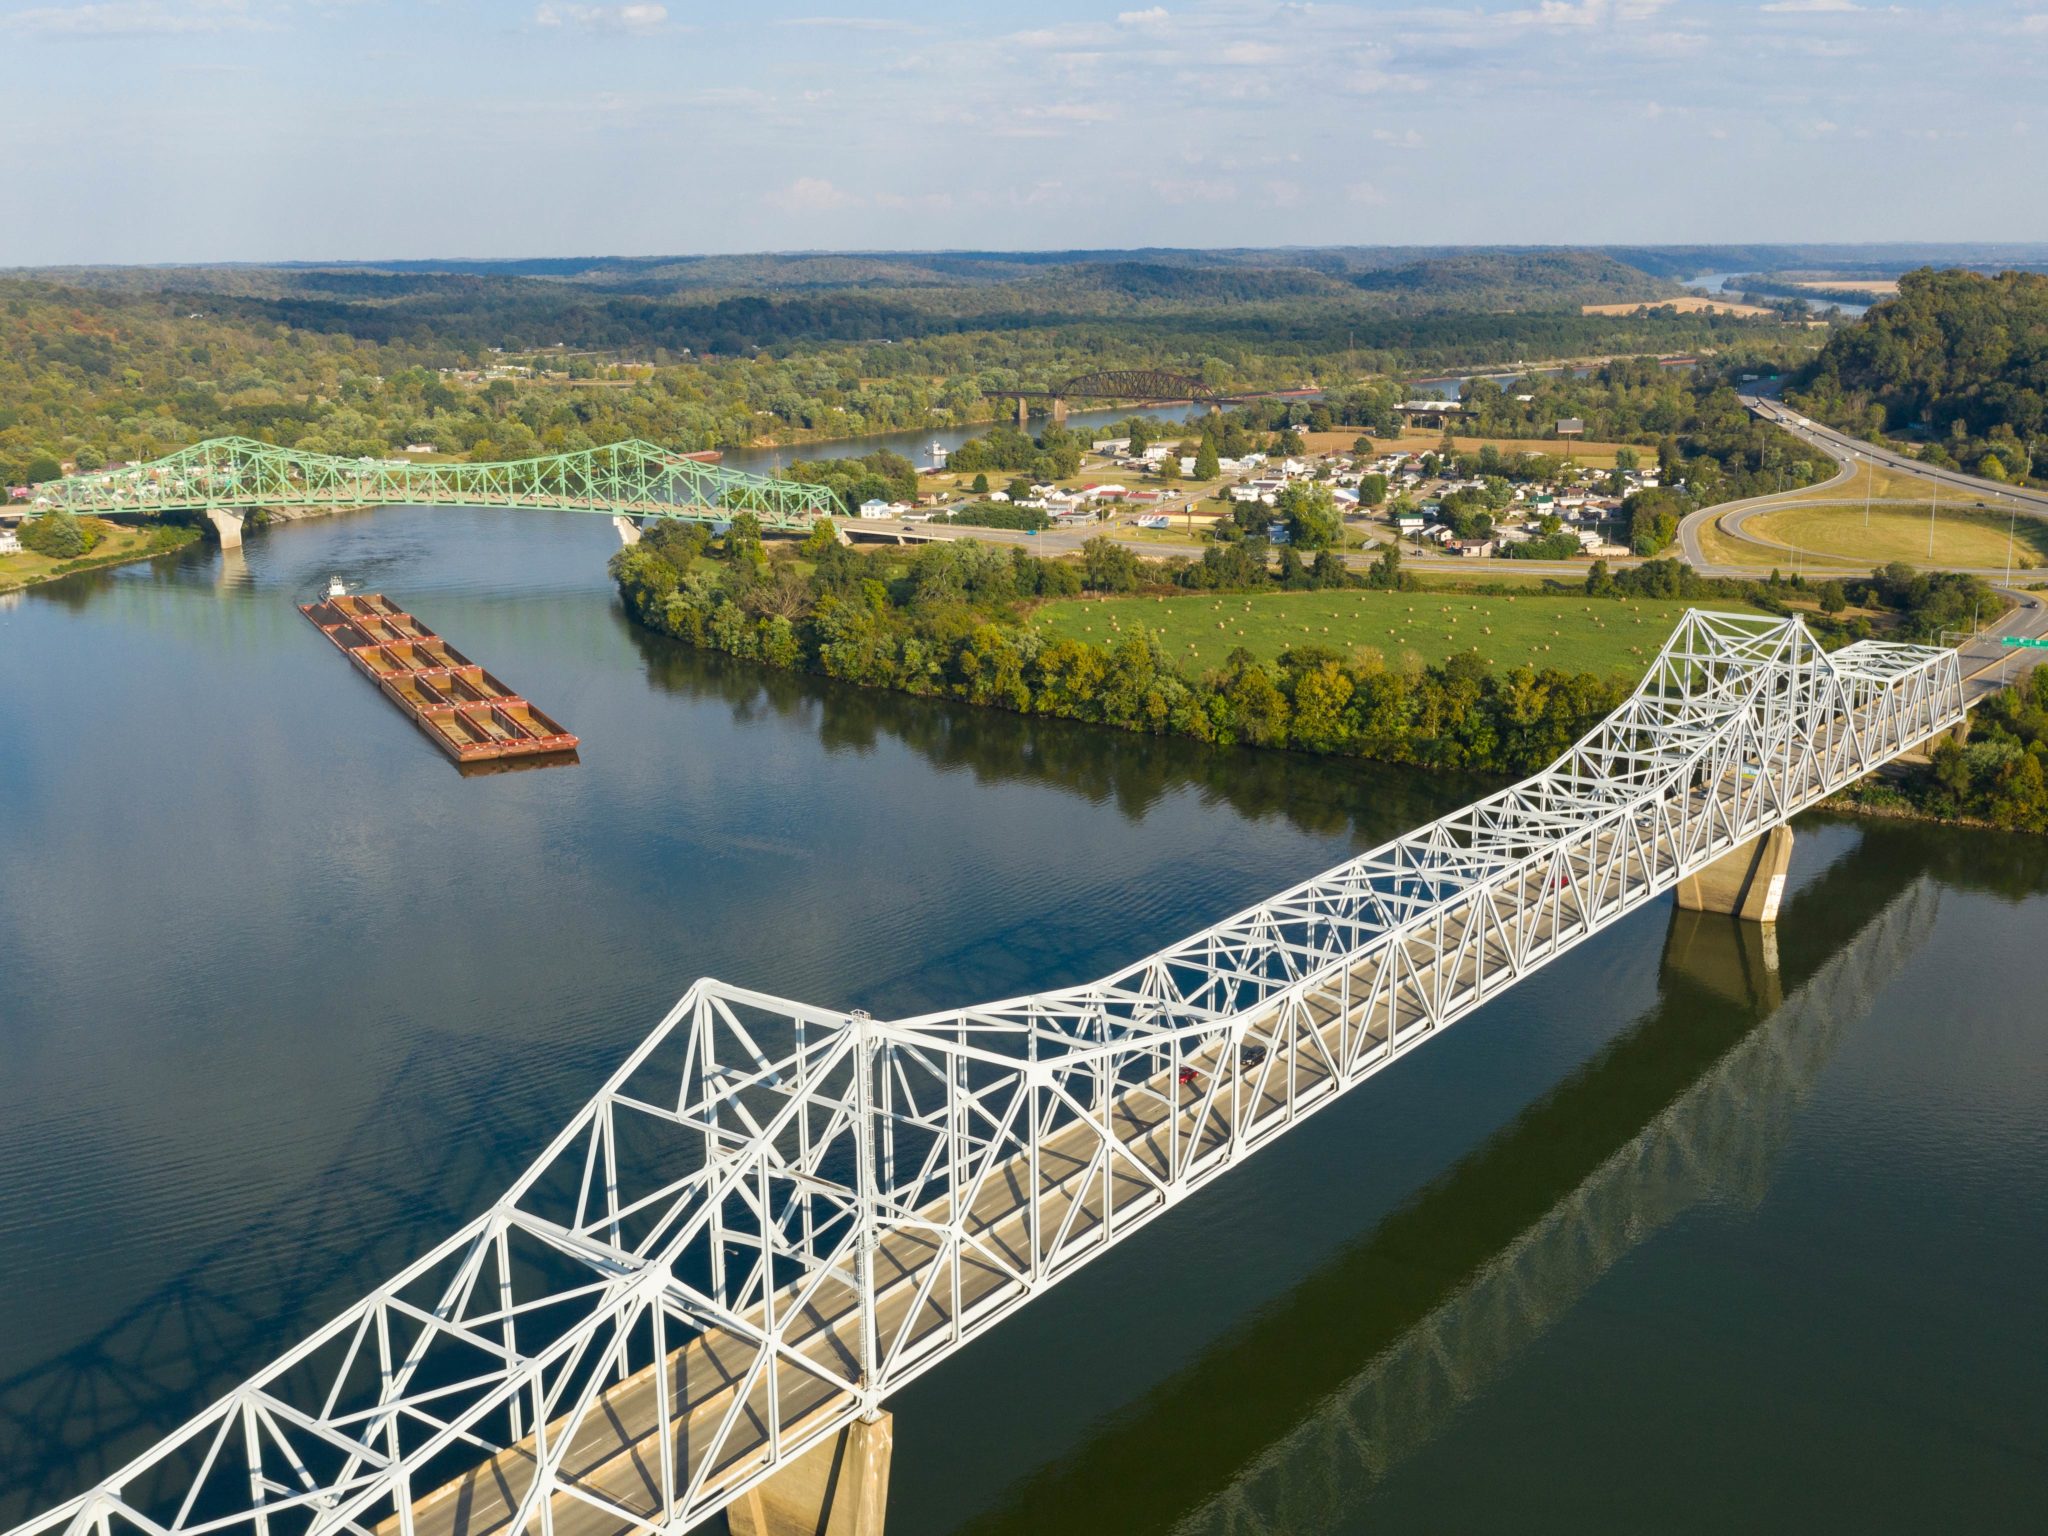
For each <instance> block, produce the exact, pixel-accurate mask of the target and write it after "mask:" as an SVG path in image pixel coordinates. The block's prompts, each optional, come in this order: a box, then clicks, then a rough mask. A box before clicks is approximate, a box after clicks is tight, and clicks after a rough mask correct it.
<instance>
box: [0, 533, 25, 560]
mask: <svg viewBox="0 0 2048 1536" xmlns="http://www.w3.org/2000/svg"><path fill="white" fill-rule="evenodd" d="M20 553H21V540H20V539H19V538H17V537H15V533H14V530H13V529H12V528H0V555H18V554H20Z"/></svg>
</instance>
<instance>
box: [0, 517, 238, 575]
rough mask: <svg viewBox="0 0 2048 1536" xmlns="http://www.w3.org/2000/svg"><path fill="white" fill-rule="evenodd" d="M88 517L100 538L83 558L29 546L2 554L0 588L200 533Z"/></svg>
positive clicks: (111, 561)
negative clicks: (59, 557) (59, 555)
mask: <svg viewBox="0 0 2048 1536" xmlns="http://www.w3.org/2000/svg"><path fill="white" fill-rule="evenodd" d="M88 521H90V522H93V523H96V524H98V526H99V529H100V533H101V538H100V541H99V543H98V544H97V545H95V546H94V547H93V552H92V553H91V554H89V555H87V556H85V557H84V558H83V559H81V560H52V559H50V558H49V557H48V556H47V555H38V554H35V553H33V552H31V551H29V550H23V551H22V552H21V553H20V554H18V555H0V592H11V591H14V590H15V589H16V588H19V587H32V586H34V585H35V584H36V583H37V582H42V581H48V580H50V579H51V578H52V577H54V576H68V575H70V574H71V573H72V572H73V571H85V570H92V569H94V568H95V567H98V566H103V565H120V564H122V563H124V562H125V561H129V560H141V559H145V558H147V557H148V556H150V555H156V554H163V553H166V552H167V551H169V550H173V549H176V548H178V547H179V546H180V545H182V544H189V543H190V542H192V540H194V539H196V538H198V537H199V535H198V533H197V532H196V531H194V530H192V529H190V528H173V527H158V526H157V525H155V524H144V525H142V526H141V527H133V528H131V527H129V526H128V525H126V524H124V523H109V522H104V521H102V520H101V519H99V518H90V519H88Z"/></svg>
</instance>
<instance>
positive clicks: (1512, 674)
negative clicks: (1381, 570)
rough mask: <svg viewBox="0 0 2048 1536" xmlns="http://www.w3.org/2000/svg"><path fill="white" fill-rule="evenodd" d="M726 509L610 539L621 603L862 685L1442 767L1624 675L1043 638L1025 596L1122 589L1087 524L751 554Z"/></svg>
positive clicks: (1545, 742) (1598, 712) (1212, 569)
mask: <svg viewBox="0 0 2048 1536" xmlns="http://www.w3.org/2000/svg"><path fill="white" fill-rule="evenodd" d="M746 522H747V520H746V519H741V520H738V521H736V522H735V523H734V525H733V527H732V529H731V530H730V531H729V532H728V533H727V534H726V535H724V536H723V537H721V538H716V539H713V538H711V537H710V536H708V535H706V534H705V533H704V532H703V531H702V530H699V529H695V528H692V527H690V526H688V525H684V524H679V523H678V524H670V525H664V526H663V527H661V528H658V529H656V530H653V531H652V532H651V533H650V534H649V535H648V537H647V538H645V539H643V541H642V542H641V543H640V544H639V545H637V546H635V547H633V548H630V549H626V550H622V551H621V552H620V553H619V554H618V555H617V556H616V557H614V560H613V562H612V574H613V576H614V578H615V580H616V581H617V583H618V587H619V591H620V593H621V595H622V597H623V598H624V601H625V603H626V606H627V609H628V611H629V612H630V613H631V614H632V615H633V617H634V618H635V619H636V620H637V621H639V622H640V623H642V624H644V625H646V626H647V627H649V628H651V629H654V630H657V631H659V632H660V633H663V634H667V635H671V636H674V637H675V638H677V639H679V640H682V641H684V642H685V643H687V644H690V645H695V646H703V647H707V648H709V649H713V650H719V651H724V652H726V653H728V654H731V655H734V656H739V657H743V658H746V659H749V660H756V661H761V662H764V663H766V664H768V665H770V666H776V667H783V668H790V669H796V670H802V671H809V672H816V673H818V674H821V675H823V676H826V677H831V678H836V679H839V680H840V681H843V682H848V683H852V684H855V685H857V686H860V687H865V688H889V689H897V690H901V691H903V692H906V693H911V694H917V695H923V696H927V697H943V698H952V699H960V700H963V701H965V702H968V703H972V704H979V705H985V706H988V707H992V708H1000V709H1008V710H1013V711H1016V712H1018V713H1022V714H1042V715H1056V716H1060V717H1063V718H1066V719H1073V720H1082V721H1087V722H1090V723H1094V724H1100V725H1108V726H1114V727H1117V728H1119V729H1124V730H1132V731H1141V732H1145V733H1148V734H1152V735H1176V736H1186V737H1189V738H1191V739H1193V740H1196V741H1201V742H1207V743H1213V744H1217V745H1231V744H1243V745H1249V746H1261V747H1288V748H1293V749H1295V750H1298V751H1305V752H1316V753H1333V754H1339V755H1345V756H1352V757H1362V758H1373V759H1377V760H1380V761H1385V762H1397V763H1415V764H1421V765H1424V766H1428V767H1434V768H1445V769H1452V768H1456V769H1477V770H1485V771H1490V772H1503V773H1507V772H1523V771H1527V770H1530V769H1533V768H1536V767H1538V766H1540V765H1541V764H1543V763H1545V762H1548V761H1549V760H1550V759H1551V758H1553V757H1555V756H1556V755H1557V754H1558V753H1559V752H1560V751H1562V750H1563V749H1564V747H1566V746H1567V745H1569V744H1570V742H1571V741H1573V740H1574V739H1576V737H1577V736H1578V735H1580V734H1582V733H1583V731H1584V730H1585V729H1586V728H1587V727H1588V726H1589V725H1590V724H1591V723H1592V722H1594V721H1596V720H1597V719H1599V718H1600V717H1601V716H1602V715H1604V714H1606V713H1607V712H1608V711H1610V710H1611V709H1613V708H1614V706H1615V705H1616V704H1617V703H1618V702H1619V701H1620V700H1621V698H1623V697H1624V696H1625V695H1626V693H1627V691H1628V684H1627V683H1626V682H1625V681H1624V680H1622V679H1620V678H1601V677H1597V676H1594V675H1592V674H1590V673H1565V672H1560V671H1555V670H1549V669H1545V670H1540V671H1539V670H1536V669H1533V668H1529V667H1516V668H1513V669H1511V670H1509V671H1507V672H1504V673H1499V674H1496V673H1494V672H1493V671H1491V670H1490V669H1489V668H1488V667H1487V666H1486V665H1485V664H1484V663H1483V662H1482V661H1480V660H1479V659H1478V658H1476V657H1469V656H1460V657H1454V658H1452V659H1450V660H1448V661H1446V662H1443V663H1441V664H1439V665H1435V666H1429V667H1424V668H1421V669H1419V670H1412V671H1411V670H1403V669H1398V668H1390V667H1387V666H1385V665H1384V664H1381V663H1378V662H1375V661H1371V660H1364V659H1360V658H1357V657H1351V656H1345V655H1342V654H1340V653H1338V652H1337V651H1334V650H1332V649H1329V648H1328V647H1322V646H1303V647H1300V648H1298V649H1295V650H1292V651H1290V652H1289V653H1288V654H1287V655H1286V656H1285V657H1284V658H1282V659H1281V660H1279V661H1277V662H1273V663H1267V662H1263V661H1260V660H1258V659H1257V658H1255V657H1253V656H1252V655H1251V654H1250V653H1249V652H1246V651H1243V650H1242V649H1240V650H1238V651H1235V652H1233V653H1232V654H1231V655H1230V656H1229V657H1228V658H1227V659H1226V661H1225V662H1224V664H1223V665H1222V666H1221V667H1218V668H1213V669H1208V670H1205V671H1201V672H1195V673H1191V672H1189V671H1187V670H1185V669H1184V668H1183V667H1182V666H1181V665H1180V664H1179V663H1178V662H1176V661H1174V660H1172V659H1170V658H1169V657H1167V656H1166V655H1165V654H1164V652H1163V651H1162V650H1161V649H1160V647H1159V645H1158V643H1157V642H1156V641H1154V640H1152V639H1149V638H1138V637H1133V638H1130V639H1126V640H1123V641H1120V642H1118V643H1117V644H1115V645H1113V646H1100V645H1094V644H1091V643H1088V642H1084V641H1078V640H1067V639H1057V640H1051V639H1046V638H1045V637H1044V636H1042V635H1041V634H1040V633H1038V632H1037V631H1035V630H1034V629H1032V628H1030V627H1029V626H1028V625H1025V624H1024V623H1022V622H1021V604H1022V603H1023V602H1025V601H1028V600H1030V599H1034V598H1041V597H1057V596H1068V595H1072V594H1074V593H1076V592H1079V591H1082V590H1092V591H1101V592H1118V591H1129V590H1133V589H1135V588H1137V587H1138V586H1139V584H1140V581H1141V580H1142V579H1143V578H1142V577H1141V575H1140V573H1139V571H1138V570H1137V565H1138V562H1137V560H1136V558H1135V556H1133V555H1131V553H1130V552H1129V551H1128V550H1124V549H1121V548H1120V547H1118V546H1116V545H1114V544H1112V543H1110V542H1109V541H1107V540H1100V539H1098V540H1092V541H1090V544H1089V546H1088V547H1087V548H1086V549H1085V550H1084V552H1083V554H1082V556H1081V558H1080V559H1079V560H1076V561H1063V560H1044V559H1039V558H1037V557H1035V556H1032V555H1030V554H1027V553H1026V552H1024V551H1023V550H1003V549H998V548H996V547H994V546H989V545H981V544H975V543H972V542H957V543H946V544H936V545H931V546H928V547H926V548H925V549H923V550H922V551H919V552H916V553H914V554H908V555H905V554H899V553H895V552H889V553H885V554H879V555H878V554H863V553H859V552H856V551H854V550H851V549H848V548H846V547H844V546H842V545H840V544H839V543H838V542H837V540H836V537H835V536H834V534H833V533H832V531H831V530H829V529H823V528H821V530H820V531H819V532H818V533H816V534H814V535H813V537H812V538H811V539H809V540H807V541H806V542H805V544H804V545H803V546H802V548H801V550H800V552H798V553H797V554H794V555H792V554H790V553H788V552H787V551H784V552H781V553H779V554H776V555H770V554H769V553H767V552H766V550H765V549H764V547H763V545H762V543H761V540H760V538H759V537H758V533H757V532H756V530H754V529H752V528H750V527H748V526H746ZM1213 553H1214V554H1215V555H1217V556H1219V557H1220V559H1219V560H1217V561H1212V560H1209V559H1207V558H1206V557H1205V559H1204V561H1202V562H1191V563H1188V564H1186V565H1184V566H1183V568H1182V569H1181V571H1179V572H1177V573H1172V574H1176V575H1178V576H1179V577H1180V578H1181V579H1183V580H1185V581H1186V582H1187V583H1188V584H1189V585H1193V584H1195V583H1197V582H1199V581H1203V580H1220V579H1224V578H1225V577H1226V576H1228V575H1241V574H1248V573H1247V572H1245V571H1244V570H1243V569H1242V567H1239V566H1233V567H1230V568H1229V570H1228V571H1226V570H1225V569H1224V566H1223V563H1222V562H1225V561H1229V560H1231V559H1233V558H1234V559H1235V560H1237V561H1243V560H1244V559H1245V556H1246V552H1245V550H1244V549H1243V547H1242V546H1237V547H1235V549H1234V550H1232V551H1224V550H1220V549H1219V550H1217V551H1214V552H1213ZM1284 556H1285V552H1284V551H1283V559H1284ZM1393 559H1394V562H1395V563H1396V565H1397V564H1398V555H1396V556H1394V557H1393ZM1319 563H1320V562H1319ZM1328 568H1329V569H1332V570H1340V569H1341V566H1339V565H1338V564H1337V563H1336V562H1335V561H1334V560H1333V561H1331V562H1329V567H1328ZM1300 569H1302V570H1304V571H1306V570H1307V568H1305V567H1303V568H1300ZM1260 579H1261V581H1262V582H1270V581H1272V580H1276V579H1281V578H1276V577H1272V576H1268V575H1267V574H1266V573H1264V572H1263V571H1262V572H1261V573H1260ZM1310 579H1312V573H1310Z"/></svg>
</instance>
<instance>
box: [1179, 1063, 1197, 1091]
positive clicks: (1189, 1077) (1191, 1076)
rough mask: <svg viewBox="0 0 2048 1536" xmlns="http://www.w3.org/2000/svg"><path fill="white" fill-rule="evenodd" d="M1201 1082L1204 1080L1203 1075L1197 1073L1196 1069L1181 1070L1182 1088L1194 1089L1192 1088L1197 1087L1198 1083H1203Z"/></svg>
mask: <svg viewBox="0 0 2048 1536" xmlns="http://www.w3.org/2000/svg"><path fill="white" fill-rule="evenodd" d="M1201 1080H1202V1074H1201V1073H1199V1072H1197V1071H1196V1070H1195V1069H1194V1068H1193V1067H1182V1068H1181V1069H1180V1085H1181V1087H1183V1088H1192V1087H1194V1086H1195V1085H1196V1084H1197V1083H1199V1082H1201Z"/></svg>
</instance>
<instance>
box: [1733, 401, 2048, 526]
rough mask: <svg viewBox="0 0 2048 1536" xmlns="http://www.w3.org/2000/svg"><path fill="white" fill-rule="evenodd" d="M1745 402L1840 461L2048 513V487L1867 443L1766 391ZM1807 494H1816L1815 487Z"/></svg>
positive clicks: (1768, 418)
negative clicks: (2037, 487) (1989, 475)
mask: <svg viewBox="0 0 2048 1536" xmlns="http://www.w3.org/2000/svg"><path fill="white" fill-rule="evenodd" d="M1742 403H1743V404H1744V405H1746V406H1748V407H1749V408H1750V410H1751V411H1753V412H1755V413H1756V414H1757V415H1758V416H1760V417H1762V418H1763V419H1764V420H1765V421H1768V422H1771V423H1773V424H1775V425H1777V426H1780V427H1783V428H1784V429H1785V430H1786V431H1787V432H1790V433H1791V434H1792V435H1793V436H1794V437H1797V438H1801V439H1803V440H1804V441H1806V442H1809V443H1811V444H1813V445H1814V446H1815V447H1816V448H1820V449H1823V450H1824V451H1826V452H1827V453H1828V454H1829V455H1830V456H1831V457H1833V458H1834V459H1835V461H1836V462H1837V463H1848V464H1854V463H1855V462H1856V461H1857V460H1859V459H1861V460H1863V461H1864V462H1866V463H1870V464H1878V465H1882V466H1883V467H1884V468H1886V469H1897V470H1903V471H1904V472H1905V473H1907V474H1910V475H1914V476H1916V477H1917V478H1919V479H1922V480H1934V481H1938V482H1940V483H1941V484H1942V485H1945V486H1952V487H1954V488H1955V489H1957V490H1959V491H1967V492H1969V493H1970V494H1971V495H1973V496H2002V497H2006V498H2008V499H2010V500H2012V501H2016V502H2018V503H2019V504H2020V505H2021V506H2022V507H2025V508H2028V509H2030V510H2033V511H2037V512H2041V513H2048V491H2035V490H2028V489H2026V488H2025V487H2023V486H2012V485H2001V484H1999V483H1998V482H1997V481H1995V480H1986V479H1984V478H1982V477H1981V476H1978V475H1968V474H1964V473H1963V471H1961V470H1959V469H1943V468H1942V467H1940V466H1939V465H1935V464H1923V463H1921V462H1920V460H1918V459H1910V458H1908V457H1906V455H1904V454H1903V453H1894V452H1893V451H1892V450H1891V449H1889V448H1880V447H1878V446H1877V445H1876V444H1875V443H1866V442H1864V441H1863V440H1862V439H1861V438H1855V437H1850V436H1848V435H1847V434H1846V433H1842V432H1837V431H1836V430H1835V429H1834V428H1833V427H1824V426H1822V425H1821V424H1820V423H1819V422H1817V421H1815V420H1813V418H1811V417H1810V416H1802V415H1800V414H1799V412H1797V411H1795V410H1793V409H1792V407H1791V406H1789V405H1786V404H1785V403H1784V402H1782V401H1779V400H1772V399H1769V398H1767V397H1765V396H1762V395H1744V396H1743V397H1742ZM1807 494H1808V495H1811V494H1813V492H1812V489H1811V488H1809V490H1808V492H1807Z"/></svg>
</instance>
